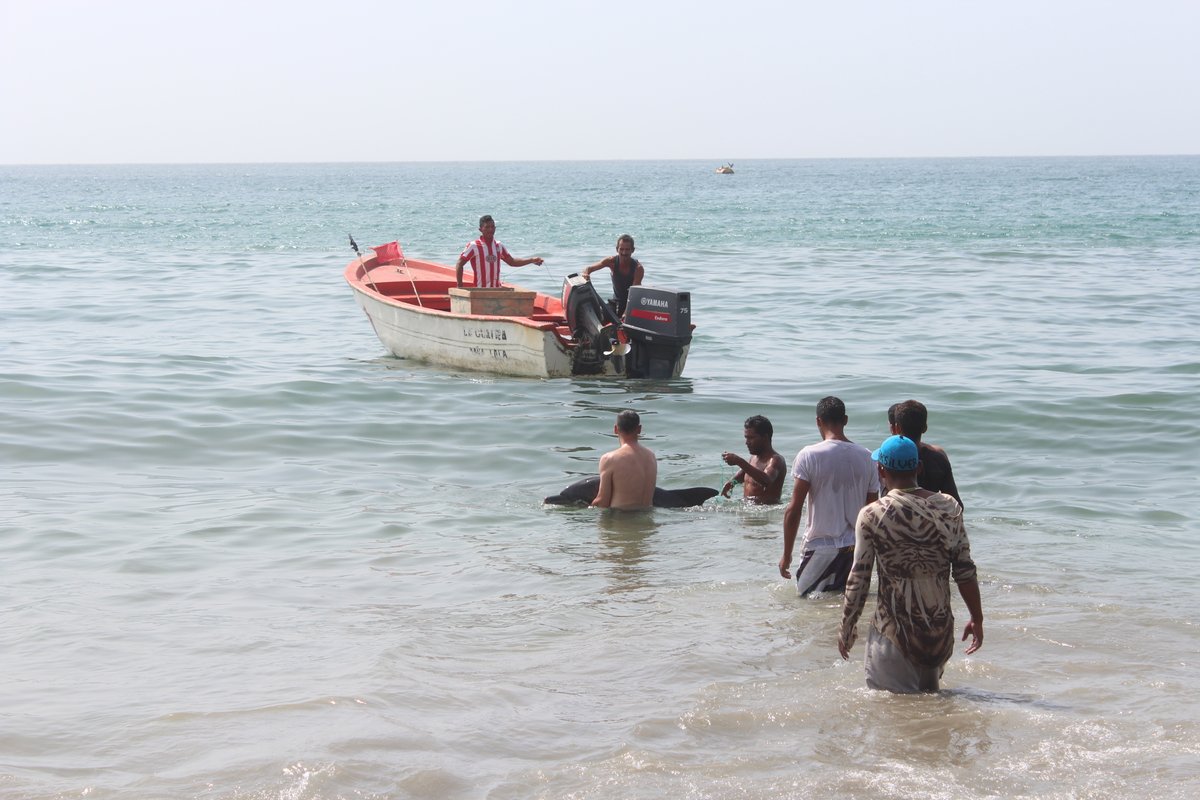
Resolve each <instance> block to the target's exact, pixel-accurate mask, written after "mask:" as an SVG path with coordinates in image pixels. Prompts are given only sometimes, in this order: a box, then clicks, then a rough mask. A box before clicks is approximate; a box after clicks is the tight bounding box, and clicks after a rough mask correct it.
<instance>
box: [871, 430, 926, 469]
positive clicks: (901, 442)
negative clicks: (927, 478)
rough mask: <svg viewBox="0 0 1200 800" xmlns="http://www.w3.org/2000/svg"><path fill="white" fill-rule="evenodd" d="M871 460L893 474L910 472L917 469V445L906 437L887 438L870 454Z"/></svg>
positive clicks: (918, 460)
mask: <svg viewBox="0 0 1200 800" xmlns="http://www.w3.org/2000/svg"><path fill="white" fill-rule="evenodd" d="M871 458H873V459H875V460H876V461H878V462H879V463H880V464H882V465H883V468H884V469H890V470H892V471H893V472H912V471H913V470H915V469H916V468H917V464H918V463H919V462H920V458H919V457H918V456H917V443H916V442H914V441H913V440H912V439H910V438H908V437H907V436H889V437H888V438H886V439H884V440H883V444H881V445H879V449H878V450H876V451H875V452H874V453H871Z"/></svg>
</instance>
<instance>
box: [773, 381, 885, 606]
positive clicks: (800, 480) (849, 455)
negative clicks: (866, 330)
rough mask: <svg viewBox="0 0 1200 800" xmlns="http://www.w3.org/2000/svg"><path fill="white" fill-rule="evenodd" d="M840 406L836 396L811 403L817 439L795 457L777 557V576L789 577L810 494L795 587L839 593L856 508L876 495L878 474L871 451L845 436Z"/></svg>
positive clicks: (850, 552)
mask: <svg viewBox="0 0 1200 800" xmlns="http://www.w3.org/2000/svg"><path fill="white" fill-rule="evenodd" d="M849 421H850V420H849V417H847V416H846V405H845V404H844V403H843V402H842V401H841V400H839V399H838V398H836V397H826V398H823V399H822V400H821V402H819V403H817V431H818V432H819V433H820V434H821V441H820V442H818V443H817V444H810V445H809V446H808V447H805V448H804V449H803V450H801V451H800V452H799V453H798V454H797V455H796V460H795V462H793V464H792V476H793V477H794V478H795V482H794V483H793V486H792V498H791V500H790V501H788V504H787V508H786V509H785V510H784V512H783V557H782V558H781V559H779V574H780V575H782V576H783V577H785V578H790V577H791V573H790V572H789V570H788V568H789V567H790V566H791V563H792V549H793V548H794V546H795V544H796V534H797V532H798V531H799V528H800V515H801V512H802V511H803V510H804V501H805V499H807V498H808V497H809V496H810V495H811V497H812V502H810V503H809V504H808V518H807V522H806V524H805V527H804V544H803V546H802V551H803V553H804V555H803V558H802V559H801V561H800V567H799V568H798V569H797V570H796V591H797V592H798V593H799V594H800V596H801V597H806V596H807V595H808V594H809V593H810V592H813V591H818V592H822V591H839V592H840V591H841V590H842V589H843V588H844V587H845V585H846V576H847V575H848V574H849V573H850V564H851V563H852V561H853V558H854V521H855V520H856V519H857V518H858V512H859V510H860V509H861V508H862V507H863V506H864V505H867V504H869V503H873V502H875V500H876V498H877V497H879V475H878V472H877V471H876V469H875V465H874V464H873V463H871V451H870V450H868V449H867V448H865V447H863V446H862V445H858V444H855V443H854V442H852V441H850V440H849V439H847V438H846V432H845V429H846V423H847V422H849Z"/></svg>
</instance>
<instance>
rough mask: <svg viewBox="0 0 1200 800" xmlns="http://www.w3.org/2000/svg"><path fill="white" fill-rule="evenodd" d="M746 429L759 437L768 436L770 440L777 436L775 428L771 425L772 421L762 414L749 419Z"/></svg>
mask: <svg viewBox="0 0 1200 800" xmlns="http://www.w3.org/2000/svg"><path fill="white" fill-rule="evenodd" d="M745 427H746V428H749V429H750V430H752V431H754V432H755V433H757V434H758V435H759V436H766V437H767V438H768V439H770V438H771V437H772V436H774V435H775V428H774V427H773V426H772V425H771V420H769V419H767V418H766V417H764V416H763V415H762V414H755V415H754V416H753V417H750V418H749V419H747V420H746V425H745Z"/></svg>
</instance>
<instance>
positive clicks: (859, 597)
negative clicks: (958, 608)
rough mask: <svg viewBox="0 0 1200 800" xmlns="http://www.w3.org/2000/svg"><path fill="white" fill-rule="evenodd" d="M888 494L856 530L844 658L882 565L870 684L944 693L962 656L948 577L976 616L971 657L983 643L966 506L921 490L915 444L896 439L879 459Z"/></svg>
mask: <svg viewBox="0 0 1200 800" xmlns="http://www.w3.org/2000/svg"><path fill="white" fill-rule="evenodd" d="M871 458H873V459H874V460H875V461H876V462H877V463H878V470H879V475H880V478H881V479H882V480H883V482H884V483H885V484H886V486H887V488H888V489H889V490H890V491H888V493H887V495H886V496H884V497H883V498H881V499H880V500H879V501H878V502H876V503H872V504H870V505H868V506H867V507H866V508H864V509H863V510H862V511H861V512H860V513H859V515H858V520H857V523H856V525H855V544H854V567H853V568H852V570H851V572H850V577H849V579H848V580H847V582H846V595H845V601H844V603H843V605H842V625H841V629H840V631H839V632H838V652H839V653H841V656H842V658H847V659H848V658H849V657H850V648H851V647H853V646H854V640H855V638H856V636H857V627H856V626H857V624H858V618H859V616H861V615H862V612H863V608H864V607H865V606H866V602H867V596H868V594H869V593H870V590H871V570H872V569H873V568H875V567H876V566H878V571H879V592H878V602H877V604H876V608H875V615H874V616H873V617H872V619H871V628H870V632H869V634H868V637H867V655H866V672H867V686H868V687H870V688H872V689H886V690H887V691H889V692H898V693H915V692H936V691H937V690H938V688H939V685H940V681H941V677H942V671H943V669H944V668H945V666H946V662H947V661H948V660H950V655H951V654H952V653H953V652H954V614H953V613H952V611H951V608H950V579H951V577H953V579H954V582H955V583H956V584H957V585H958V593H959V594H960V595H961V596H962V599H963V602H964V603H965V604H966V606H967V610H968V611H969V612H970V614H971V619H970V620H969V621H968V622H967V624H966V626H965V627H964V628H963V636H962V638H963V640H964V641H965V640H966V639H967V637H968V636H969V637H971V644H970V645H969V646H968V647H967V650H966V652H967V655H970V654H971V653H974V652H975V651H976V650H978V649H979V648H980V647H981V646H983V606H982V603H981V601H980V598H979V583H978V581H977V580H976V577H975V562H974V561H972V560H971V545H970V543H969V542H968V541H967V531H966V529H965V528H964V527H963V519H962V508H961V507H960V506H959V505H958V504H957V503H955V502H954V501H953V500H951V499H950V497H948V496H947V495H945V494H938V493H935V492H931V491H929V490H928V489H922V488H921V487H920V486H918V485H917V476H918V474H919V472H920V463H921V462H920V461H919V459H918V456H917V445H916V442H914V441H912V440H911V439H909V438H907V437H905V436H892V437H890V438H888V439H887V440H885V441H884V442H883V444H881V445H880V446H879V449H878V450H876V451H875V452H874V453H872V454H871Z"/></svg>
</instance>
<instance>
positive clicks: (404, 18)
mask: <svg viewBox="0 0 1200 800" xmlns="http://www.w3.org/2000/svg"><path fill="white" fill-rule="evenodd" d="M1198 37H1200V0H1138V2H1133V0H1127V1H1126V2H1108V0H1089V1H1087V2H1084V1H1083V0H1078V1H1077V0H1036V1H1035V2H1031V1H1030V0H1005V2H985V1H984V0H954V1H951V0H930V1H929V2H926V0H841V2H830V0H819V1H817V2H809V0H783V1H780V2H775V1H774V0H732V1H731V0H722V2H715V1H713V0H692V2H676V0H640V1H633V0H607V1H606V2H593V1H592V0H546V1H543V0H487V1H486V2H483V1H481V0H388V1H387V2H376V1H375V0H339V1H338V2H331V1H329V0H326V1H325V2H317V1H316V0H288V1H287V2H279V1H277V0H241V1H240V2H232V1H231V0H203V2H197V1H194V0H153V2H151V1H150V0H94V1H93V2H87V1H85V0H0V115H2V116H0V164H106V163H119V164H123V163H256V162H271V163H274V162H346V161H350V162H379V161H387V162H394V161H476V160H478V161H510V160H516V161H524V160H612V159H711V160H713V161H715V162H725V161H733V162H735V163H736V162H737V161H739V160H743V159H754V158H855V157H865V158H876V157H937V156H946V157H962V156H1054V155H1157V154H1195V153H1200V45H1198V44H1197V40H1198Z"/></svg>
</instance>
